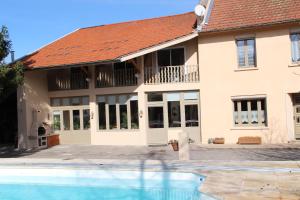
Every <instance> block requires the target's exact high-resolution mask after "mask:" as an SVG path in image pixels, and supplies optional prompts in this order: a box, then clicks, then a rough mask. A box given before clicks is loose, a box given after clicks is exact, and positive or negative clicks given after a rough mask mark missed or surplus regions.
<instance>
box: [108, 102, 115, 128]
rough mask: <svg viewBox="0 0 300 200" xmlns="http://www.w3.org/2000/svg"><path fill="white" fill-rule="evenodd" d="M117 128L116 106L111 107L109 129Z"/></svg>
mask: <svg viewBox="0 0 300 200" xmlns="http://www.w3.org/2000/svg"><path fill="white" fill-rule="evenodd" d="M116 128H117V116H116V105H109V129H116Z"/></svg>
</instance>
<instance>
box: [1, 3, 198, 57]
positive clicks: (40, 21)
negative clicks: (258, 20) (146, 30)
mask: <svg viewBox="0 0 300 200" xmlns="http://www.w3.org/2000/svg"><path fill="white" fill-rule="evenodd" d="M198 2H199V0H26V1H25V0H3V1H2V2H1V7H2V8H5V9H1V12H0V26H1V25H5V26H7V27H8V29H9V33H10V38H11V40H12V42H13V49H14V50H15V52H16V53H15V55H16V58H19V57H21V56H24V55H25V54H28V53H31V52H32V51H34V50H36V49H38V48H40V47H41V46H43V45H45V44H47V43H49V42H52V41H53V40H55V39H57V38H59V37H61V36H63V35H65V34H67V33H70V32H72V31H73V30H75V29H77V28H81V27H87V26H95V25H102V24H110V23H116V22H121V21H129V20H136V19H144V18H151V17H157V16H165V15H173V14H179V13H184V12H189V11H192V10H193V9H194V6H195V5H196V4H197V3H198ZM7 60H8V59H7Z"/></svg>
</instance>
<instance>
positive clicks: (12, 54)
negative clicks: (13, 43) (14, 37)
mask: <svg viewBox="0 0 300 200" xmlns="http://www.w3.org/2000/svg"><path fill="white" fill-rule="evenodd" d="M10 56H11V62H15V51H11V52H10Z"/></svg>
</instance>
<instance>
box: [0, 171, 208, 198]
mask: <svg viewBox="0 0 300 200" xmlns="http://www.w3.org/2000/svg"><path fill="white" fill-rule="evenodd" d="M203 180H204V177H202V176H199V175H196V174H192V173H172V172H132V171H99V170H88V171H87V170H62V169H60V170H59V169H56V170H49V169H14V170H12V169H4V170H3V169H0V199H1V200H35V199H37V200H52V199H53V200H68V199H70V200H100V199H103V200H119V199H120V200H211V199H212V198H211V197H209V196H206V195H204V194H202V193H200V192H199V187H200V185H201V184H202V182H203Z"/></svg>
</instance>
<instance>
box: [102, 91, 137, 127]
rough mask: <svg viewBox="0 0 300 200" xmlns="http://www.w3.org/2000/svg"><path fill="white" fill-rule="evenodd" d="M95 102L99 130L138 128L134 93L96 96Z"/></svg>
mask: <svg viewBox="0 0 300 200" xmlns="http://www.w3.org/2000/svg"><path fill="white" fill-rule="evenodd" d="M97 103H98V121H99V130H107V129H120V130H127V129H138V128H139V117H138V98H137V96H136V95H119V96H97ZM117 106H118V107H117ZM117 119H118V120H117ZM106 122H108V125H109V127H107V126H106Z"/></svg>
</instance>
